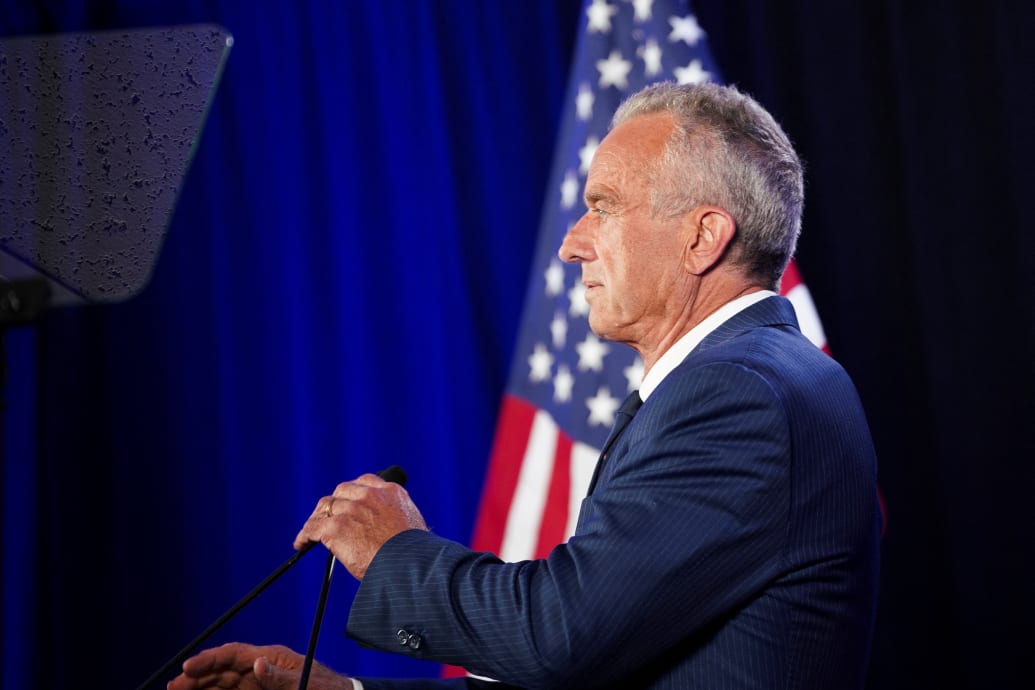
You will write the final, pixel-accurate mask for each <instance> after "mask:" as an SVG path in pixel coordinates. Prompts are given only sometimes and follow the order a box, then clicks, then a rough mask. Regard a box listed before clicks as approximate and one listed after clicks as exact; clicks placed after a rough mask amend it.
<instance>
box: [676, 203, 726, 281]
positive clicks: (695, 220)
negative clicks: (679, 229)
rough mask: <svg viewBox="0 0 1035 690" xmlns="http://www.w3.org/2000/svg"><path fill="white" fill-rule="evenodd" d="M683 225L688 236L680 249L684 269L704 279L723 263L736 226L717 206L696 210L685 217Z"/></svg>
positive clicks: (701, 207)
mask: <svg viewBox="0 0 1035 690" xmlns="http://www.w3.org/2000/svg"><path fill="white" fill-rule="evenodd" d="M685 222H686V223H687V224H688V225H689V230H690V232H689V236H688V237H687V242H686V247H684V249H683V267H684V268H686V270H687V271H688V272H689V273H691V274H693V275H696V276H700V275H704V274H705V273H707V272H708V271H710V270H711V269H712V268H714V267H715V266H716V265H718V264H719V262H720V261H722V257H723V256H725V254H726V248H727V247H728V246H729V245H730V242H732V241H733V236H734V234H736V231H737V224H736V222H735V221H734V220H733V216H731V215H730V214H729V212H727V211H726V210H724V209H721V208H719V207H718V206H698V207H697V208H695V209H694V210H693V211H691V212H690V213H689V214H687V217H686V220H685Z"/></svg>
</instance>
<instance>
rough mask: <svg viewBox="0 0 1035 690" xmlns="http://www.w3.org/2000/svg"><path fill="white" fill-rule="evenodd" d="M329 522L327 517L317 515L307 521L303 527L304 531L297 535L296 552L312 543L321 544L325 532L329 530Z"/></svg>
mask: <svg viewBox="0 0 1035 690" xmlns="http://www.w3.org/2000/svg"><path fill="white" fill-rule="evenodd" d="M330 522H331V520H328V519H327V518H326V517H325V516H322V515H315V516H313V517H311V518H309V519H308V520H306V521H305V524H304V525H302V529H301V530H299V532H298V534H297V535H295V543H294V547H295V550H296V551H298V550H299V549H302V548H305V547H306V546H308V545H309V544H310V543H311V542H314V541H315V542H319V541H321V540H322V539H323V535H324V532H325V531H326V530H327V529H328V528H329V525H328V523H330Z"/></svg>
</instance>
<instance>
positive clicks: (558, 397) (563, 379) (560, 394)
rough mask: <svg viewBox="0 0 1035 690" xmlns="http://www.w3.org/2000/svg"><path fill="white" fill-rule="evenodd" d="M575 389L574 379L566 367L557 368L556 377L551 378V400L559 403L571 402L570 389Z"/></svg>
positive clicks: (563, 365)
mask: <svg viewBox="0 0 1035 690" xmlns="http://www.w3.org/2000/svg"><path fill="white" fill-rule="evenodd" d="M574 387H575V377H574V376H572V375H571V371H569V370H568V367H567V365H565V364H562V365H561V366H559V367H557V376H554V377H553V399H554V400H555V401H557V402H559V403H565V402H568V401H569V400H571V389H572V388H574Z"/></svg>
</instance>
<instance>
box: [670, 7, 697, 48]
mask: <svg viewBox="0 0 1035 690" xmlns="http://www.w3.org/2000/svg"><path fill="white" fill-rule="evenodd" d="M668 23H669V24H671V25H672V33H670V34H669V35H668V40H669V41H671V42H672V43H675V42H676V41H685V42H686V44H687V45H688V46H692V45H697V42H698V41H700V40H701V39H702V38H704V31H703V30H702V29H701V25H700V24H698V23H697V17H695V16H693V15H692V14H691V15H689V16H687V17H672V18H671V19H669V20H668Z"/></svg>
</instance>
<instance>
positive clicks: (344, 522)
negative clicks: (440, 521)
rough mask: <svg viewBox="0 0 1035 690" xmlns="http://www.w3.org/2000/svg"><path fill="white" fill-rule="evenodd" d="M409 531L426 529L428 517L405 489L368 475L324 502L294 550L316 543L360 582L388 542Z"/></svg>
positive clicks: (347, 485)
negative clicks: (329, 552) (425, 518)
mask: <svg viewBox="0 0 1035 690" xmlns="http://www.w3.org/2000/svg"><path fill="white" fill-rule="evenodd" d="M410 529H422V530H427V529H428V527H427V525H425V524H424V518H423V517H422V516H421V514H420V511H419V510H417V506H415V505H414V504H413V501H411V500H410V495H409V494H408V493H407V492H406V489H404V488H402V487H401V486H399V485H398V484H395V483H392V482H386V481H384V480H383V479H381V478H380V477H378V476H377V475H374V474H364V475H362V476H361V477H359V478H358V479H356V480H355V481H351V482H345V483H344V484H339V485H338V488H336V489H335V490H334V494H333V495H331V496H326V497H324V498H321V499H320V500H319V501H318V502H317V503H316V509H315V510H314V511H313V514H312V515H311V516H310V517H309V519H308V520H306V523H305V525H303V526H302V531H301V532H299V533H298V536H297V537H295V548H296V549H300V548H302V547H303V546H305V545H306V544H308V543H309V542H311V541H318V542H320V543H322V544H323V545H324V546H326V547H327V548H328V549H330V551H331V553H333V554H334V556H335V557H336V558H337V559H338V560H339V561H340V562H341V564H342V565H344V566H345V567H346V568H347V569H348V571H349V572H350V573H352V575H353V577H355V578H356V579H357V580H362V579H363V576H364V575H366V573H367V568H368V567H369V566H370V561H372V560H374V555H375V554H376V553H377V551H378V549H380V548H381V547H382V546H383V545H384V543H385V542H386V541H388V540H389V539H391V538H392V537H394V536H395V535H397V534H399V533H400V532H405V531H406V530H410Z"/></svg>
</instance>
